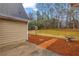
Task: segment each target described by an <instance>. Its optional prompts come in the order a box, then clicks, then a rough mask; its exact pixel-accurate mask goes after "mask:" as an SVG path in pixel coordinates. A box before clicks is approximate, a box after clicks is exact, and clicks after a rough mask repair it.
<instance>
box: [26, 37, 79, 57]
mask: <svg viewBox="0 0 79 59" xmlns="http://www.w3.org/2000/svg"><path fill="white" fill-rule="evenodd" d="M51 39H56V38H53V37H47V36H41V35H29V40H28V41H29V42H32V43H34V44H37V45H39V44H41V43H43V42H45V41H47V40H51ZM47 49H48V50H50V51H53V52H56V53H58V54H61V55H65V56H79V42H78V41H73V42H69V41H65V40H64V39H60V38H59V39H58V38H57V40H56V41H55V42H54V43H52V44H51V45H50V46H48V48H47Z"/></svg>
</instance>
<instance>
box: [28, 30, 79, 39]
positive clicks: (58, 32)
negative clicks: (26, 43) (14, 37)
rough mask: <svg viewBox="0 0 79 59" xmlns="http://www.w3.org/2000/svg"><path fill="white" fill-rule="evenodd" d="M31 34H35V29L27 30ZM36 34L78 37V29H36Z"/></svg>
mask: <svg viewBox="0 0 79 59" xmlns="http://www.w3.org/2000/svg"><path fill="white" fill-rule="evenodd" d="M29 33H31V34H35V31H34V30H33V31H29ZM36 33H37V34H50V35H56V36H72V37H74V38H77V39H79V30H78V29H75V30H73V29H43V30H37V31H36Z"/></svg>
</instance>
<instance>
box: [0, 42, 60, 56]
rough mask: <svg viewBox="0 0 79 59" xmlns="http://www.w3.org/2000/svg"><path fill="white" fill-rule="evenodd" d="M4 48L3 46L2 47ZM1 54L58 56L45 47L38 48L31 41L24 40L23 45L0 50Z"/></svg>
mask: <svg viewBox="0 0 79 59" xmlns="http://www.w3.org/2000/svg"><path fill="white" fill-rule="evenodd" d="M0 49H1V48H0ZM4 49H5V48H4ZM0 55H1V56H59V54H57V53H54V52H51V51H49V50H47V49H44V48H40V47H38V46H36V45H34V44H32V43H29V42H26V43H25V44H24V45H21V46H18V47H15V48H13V49H9V48H8V50H5V51H2V52H0Z"/></svg>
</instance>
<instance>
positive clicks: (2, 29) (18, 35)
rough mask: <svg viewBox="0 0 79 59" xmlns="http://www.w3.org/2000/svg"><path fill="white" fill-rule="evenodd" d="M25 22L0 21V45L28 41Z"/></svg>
mask: <svg viewBox="0 0 79 59" xmlns="http://www.w3.org/2000/svg"><path fill="white" fill-rule="evenodd" d="M27 29H28V25H27V23H26V22H19V21H12V20H11V21H10V20H3V19H0V45H2V44H7V43H9V42H25V41H26V40H27V39H28V37H27V36H28V35H27V34H28V33H27V32H28V30H27Z"/></svg>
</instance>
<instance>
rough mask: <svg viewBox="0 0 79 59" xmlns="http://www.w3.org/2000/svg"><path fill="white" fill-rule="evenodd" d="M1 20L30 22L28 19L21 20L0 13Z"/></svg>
mask: <svg viewBox="0 0 79 59" xmlns="http://www.w3.org/2000/svg"><path fill="white" fill-rule="evenodd" d="M0 19H4V20H10V21H12V20H13V21H20V22H28V20H27V19H23V18H19V17H14V16H9V15H4V14H1V13H0Z"/></svg>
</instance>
